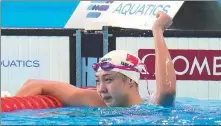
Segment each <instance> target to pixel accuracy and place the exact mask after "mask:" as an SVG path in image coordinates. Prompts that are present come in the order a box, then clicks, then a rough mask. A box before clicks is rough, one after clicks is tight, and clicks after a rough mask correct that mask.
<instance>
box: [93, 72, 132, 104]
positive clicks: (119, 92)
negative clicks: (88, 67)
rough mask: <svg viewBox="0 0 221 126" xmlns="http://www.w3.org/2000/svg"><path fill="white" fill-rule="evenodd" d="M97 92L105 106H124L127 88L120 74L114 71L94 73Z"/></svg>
mask: <svg viewBox="0 0 221 126" xmlns="http://www.w3.org/2000/svg"><path fill="white" fill-rule="evenodd" d="M96 84H97V92H98V94H99V95H100V96H101V98H102V99H103V100H104V102H105V103H106V105H107V106H124V105H125V103H127V102H126V101H127V96H128V90H127V89H126V85H127V84H125V82H124V81H123V79H122V75H121V74H119V73H117V72H114V71H99V72H97V73H96Z"/></svg>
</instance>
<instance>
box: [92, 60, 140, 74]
mask: <svg viewBox="0 0 221 126" xmlns="http://www.w3.org/2000/svg"><path fill="white" fill-rule="evenodd" d="M135 66H136V65H134V66H118V65H114V64H111V63H109V62H101V63H95V64H93V65H92V68H93V69H94V71H97V70H98V68H99V67H100V68H101V69H102V70H104V71H110V70H112V69H114V68H117V69H121V70H128V71H136V72H140V71H139V70H138V69H136V68H135Z"/></svg>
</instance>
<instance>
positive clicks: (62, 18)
mask: <svg viewBox="0 0 221 126" xmlns="http://www.w3.org/2000/svg"><path fill="white" fill-rule="evenodd" d="M78 4H79V1H67V2H62V0H57V1H56V2H42V1H41V2H40V1H33V0H32V1H31V2H30V1H28V0H16V1H15V0H14V1H12V0H10V1H9V0H2V25H1V26H2V27H3V28H4V27H9V28H64V26H65V24H66V23H67V21H68V19H69V18H70V16H71V15H72V13H73V12H74V11H75V9H76V7H77V6H78Z"/></svg>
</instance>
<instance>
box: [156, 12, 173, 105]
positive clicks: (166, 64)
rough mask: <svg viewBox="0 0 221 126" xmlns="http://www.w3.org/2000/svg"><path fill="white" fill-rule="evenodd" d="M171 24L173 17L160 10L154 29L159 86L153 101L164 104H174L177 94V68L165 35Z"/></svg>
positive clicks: (157, 84)
mask: <svg viewBox="0 0 221 126" xmlns="http://www.w3.org/2000/svg"><path fill="white" fill-rule="evenodd" d="M171 24H172V20H171V18H170V17H169V16H168V15H167V14H165V13H164V12H162V11H159V12H158V13H157V19H156V21H155V23H154V25H153V29H152V31H153V36H154V43H155V76H156V87H157V90H156V92H155V93H154V95H153V103H155V104H158V105H162V106H172V105H173V104H174V101H175V96H176V75H175V69H174V65H173V62H172V60H171V57H170V53H169V51H168V48H167V46H166V43H165V40H164V36H163V33H164V30H165V29H166V28H167V27H168V26H169V25H171Z"/></svg>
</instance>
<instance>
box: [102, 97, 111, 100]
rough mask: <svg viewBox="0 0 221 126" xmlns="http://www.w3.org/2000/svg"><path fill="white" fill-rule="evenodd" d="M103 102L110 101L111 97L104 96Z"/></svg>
mask: <svg viewBox="0 0 221 126" xmlns="http://www.w3.org/2000/svg"><path fill="white" fill-rule="evenodd" d="M103 99H104V101H108V100H110V99H111V96H106V97H103Z"/></svg>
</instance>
